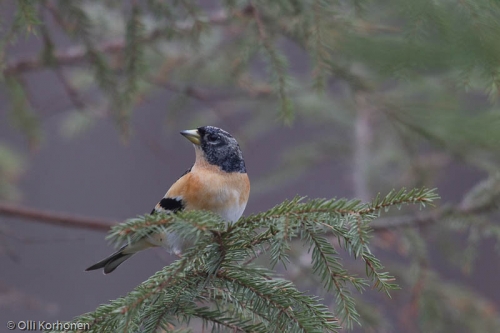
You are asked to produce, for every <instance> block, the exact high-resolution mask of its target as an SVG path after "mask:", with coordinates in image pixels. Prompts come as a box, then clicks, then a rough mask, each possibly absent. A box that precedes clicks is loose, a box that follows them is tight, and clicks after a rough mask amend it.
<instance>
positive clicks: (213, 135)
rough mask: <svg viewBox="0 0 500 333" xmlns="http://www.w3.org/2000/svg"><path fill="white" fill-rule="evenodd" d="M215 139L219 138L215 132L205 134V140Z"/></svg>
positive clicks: (211, 140) (213, 140) (212, 140)
mask: <svg viewBox="0 0 500 333" xmlns="http://www.w3.org/2000/svg"><path fill="white" fill-rule="evenodd" d="M217 139H219V137H218V136H217V135H215V134H209V135H207V140H208V141H210V142H215V141H217Z"/></svg>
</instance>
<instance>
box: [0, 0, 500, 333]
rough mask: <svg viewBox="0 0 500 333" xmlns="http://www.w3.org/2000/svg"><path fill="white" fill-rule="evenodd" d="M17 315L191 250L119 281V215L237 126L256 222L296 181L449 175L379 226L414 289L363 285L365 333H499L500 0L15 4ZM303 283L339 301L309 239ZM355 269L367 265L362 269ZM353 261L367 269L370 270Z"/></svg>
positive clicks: (12, 106) (0, 232) (386, 260)
mask: <svg viewBox="0 0 500 333" xmlns="http://www.w3.org/2000/svg"><path fill="white" fill-rule="evenodd" d="M0 13H1V14H0V15H1V17H0V27H1V32H0V34H1V44H0V64H1V67H2V80H1V82H0V267H1V269H0V325H4V323H6V322H7V321H8V320H14V321H19V320H47V321H55V320H70V319H72V318H73V317H75V316H77V315H79V314H82V313H84V312H89V311H92V310H94V309H95V308H96V307H97V306H98V305H99V304H103V303H107V302H108V301H109V300H112V299H115V298H118V297H120V296H123V295H125V294H126V293H127V292H129V291H130V290H132V289H133V288H134V287H135V286H137V285H138V284H139V283H140V282H142V281H144V280H145V279H147V278H148V277H149V276H151V275H152V274H154V273H155V272H156V271H158V270H160V269H161V268H162V267H163V266H165V265H166V264H168V263H170V262H172V261H173V260H174V259H175V258H174V257H172V256H170V255H168V253H165V252H163V251H162V250H159V249H155V250H150V251H146V252H145V253H140V254H139V255H137V256H134V258H132V259H131V260H130V261H129V262H127V263H126V264H124V265H123V266H120V268H119V269H118V270H117V271H116V272H115V273H113V274H111V275H108V276H103V275H102V274H100V273H98V272H84V269H85V268H86V267H88V266H89V265H91V264H93V263H95V262H96V261H97V260H100V259H102V258H103V257H105V256H107V255H108V254H109V253H110V252H111V251H112V248H111V246H109V245H108V244H107V243H106V241H105V239H104V238H105V236H106V230H107V226H108V225H109V224H112V223H117V222H119V221H123V220H125V219H127V218H131V217H134V216H137V215H140V214H146V213H149V212H150V211H151V209H152V208H153V207H154V205H155V204H156V203H157V202H158V200H159V199H160V198H161V197H162V196H163V195H164V193H165V192H166V190H167V189H168V187H169V186H170V185H171V184H172V183H173V182H174V181H175V180H176V179H177V178H178V177H179V176H180V175H181V174H182V173H183V172H184V171H185V170H186V169H187V168H189V167H190V166H191V164H192V163H193V161H194V152H193V148H192V146H191V144H190V143H189V142H188V141H186V140H185V139H184V138H183V137H182V136H181V135H179V132H180V131H181V130H185V129H192V128H196V127H199V126H203V125H214V126H217V127H221V128H223V129H225V130H227V131H228V132H230V133H232V134H233V136H235V137H236V138H237V139H238V141H239V143H240V145H241V147H242V150H243V153H244V156H245V161H246V164H247V169H248V172H249V176H250V178H251V182H252V190H251V197H250V201H249V203H248V206H247V209H246V211H245V215H248V214H252V213H257V212H261V211H264V210H267V209H269V208H271V207H273V206H274V205H276V204H278V203H281V202H282V201H283V200H285V199H290V198H292V197H294V196H296V195H300V196H308V197H310V198H317V197H324V198H332V197H347V198H358V199H360V200H362V201H367V202H368V201H370V200H372V199H373V198H374V197H375V196H376V195H377V193H382V194H385V193H387V192H388V191H390V190H391V189H393V188H395V189H399V188H401V187H406V188H409V189H411V188H413V187H417V186H423V185H425V186H427V187H430V188H433V187H437V188H438V189H439V190H438V192H439V194H440V196H441V198H442V199H441V200H440V201H439V202H438V204H437V206H436V207H427V208H426V209H425V210H418V208H417V209H414V208H413V207H401V210H399V211H397V210H394V211H391V212H388V213H386V214H382V216H381V217H380V219H378V220H376V221H375V222H374V223H373V227H374V233H373V238H372V240H371V244H372V248H373V250H374V252H375V253H376V255H377V256H379V257H380V258H381V260H382V263H383V264H384V265H385V266H386V269H387V270H388V271H389V272H391V273H392V274H394V275H395V276H396V277H397V283H398V284H399V285H400V286H401V290H397V291H394V292H392V294H391V296H392V298H389V297H387V296H386V295H385V294H380V293H377V292H376V291H375V290H367V291H365V292H364V293H363V294H359V293H358V292H356V291H355V290H353V295H354V296H355V297H356V299H357V301H358V303H357V308H358V311H359V312H360V313H361V317H362V326H355V328H354V331H356V332H471V331H474V332H494V331H497V332H498V331H500V319H499V318H500V316H499V312H498V310H499V306H500V289H499V288H498V286H499V283H498V274H499V273H500V257H499V249H500V245H499V241H500V222H499V215H498V209H497V208H498V207H497V204H498V202H499V199H500V174H499V169H498V161H499V157H500V130H499V128H500V113H499V112H500V110H499V108H498V106H499V104H498V95H499V87H500V38H498V37H499V36H500V21H499V20H498V17H500V5H499V4H498V2H496V1H493V0H465V1H458V0H457V1H455V0H450V1H431V0H412V1H410V0H398V1H377V0H372V1H363V0H351V1H348V0H345V1H331V2H330V1H324V0H317V1H313V0H310V1H305V0H304V1H301V0H279V1H273V2H269V1H238V0H225V1H215V0H214V1H209V0H207V1H194V0H183V1H181V0H179V1H160V0H148V1H114V0H94V1H90V0H89V1H52V0H43V1H28V0H24V1H21V0H19V1H8V0H4V1H2V2H0ZM291 257H292V262H291V264H290V265H289V267H288V270H286V271H285V270H284V269H283V268H282V267H279V268H278V269H279V270H280V271H282V274H284V275H285V276H286V277H288V278H290V279H291V280H292V281H294V282H295V283H296V284H297V285H298V287H299V289H301V290H304V291H306V292H308V293H312V294H315V295H319V296H322V297H324V298H325V302H326V303H327V304H328V305H329V306H331V308H332V310H333V311H334V312H335V302H334V301H333V300H332V299H331V296H329V295H327V294H326V293H325V291H324V290H322V288H321V286H320V284H319V283H318V281H316V280H314V278H313V277H311V274H310V260H309V256H308V254H307V249H306V248H303V247H301V246H300V247H299V246H298V247H296V248H295V247H294V248H292V256H291ZM350 261H352V259H351V258H349V257H348V256H346V258H345V263H344V264H345V265H346V267H347V268H348V269H349V270H354V271H355V270H356V269H358V270H359V274H360V275H364V270H363V269H362V268H360V266H359V265H356V264H355V263H354V262H353V263H351V262H350ZM351 265H352V267H351Z"/></svg>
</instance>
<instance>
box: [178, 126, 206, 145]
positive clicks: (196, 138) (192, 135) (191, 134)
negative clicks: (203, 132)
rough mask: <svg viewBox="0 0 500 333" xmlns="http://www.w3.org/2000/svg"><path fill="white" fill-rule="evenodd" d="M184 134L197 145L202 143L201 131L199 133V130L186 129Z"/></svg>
mask: <svg viewBox="0 0 500 333" xmlns="http://www.w3.org/2000/svg"><path fill="white" fill-rule="evenodd" d="M181 134H182V135H184V136H185V137H186V139H188V140H189V141H191V142H192V143H194V144H195V145H200V143H201V136H200V133H198V130H195V129H194V130H186V131H182V132H181Z"/></svg>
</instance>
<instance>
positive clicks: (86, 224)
mask: <svg viewBox="0 0 500 333" xmlns="http://www.w3.org/2000/svg"><path fill="white" fill-rule="evenodd" d="M0 215H3V216H10V217H15V218H20V219H24V220H31V221H35V222H41V223H45V224H51V225H56V226H61V227H68V228H79V229H87V230H94V231H101V232H107V231H109V228H111V227H112V226H113V225H114V224H116V223H117V221H112V220H107V219H101V218H90V217H83V216H76V215H70V214H65V213H54V212H49V211H45V210H39V209H33V208H25V207H20V206H17V205H12V204H7V203H0Z"/></svg>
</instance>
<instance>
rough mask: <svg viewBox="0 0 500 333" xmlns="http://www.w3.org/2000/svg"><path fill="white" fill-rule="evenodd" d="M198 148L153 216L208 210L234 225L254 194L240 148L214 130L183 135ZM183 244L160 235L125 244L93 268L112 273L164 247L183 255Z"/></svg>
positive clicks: (183, 133)
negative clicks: (132, 259) (150, 250)
mask: <svg viewBox="0 0 500 333" xmlns="http://www.w3.org/2000/svg"><path fill="white" fill-rule="evenodd" d="M181 134H182V135H184V136H185V137H186V138H187V139H188V140H189V141H191V142H192V143H193V145H194V148H195V153H196V160H195V162H194V165H193V166H192V167H191V168H190V169H189V170H187V171H186V172H185V173H184V174H183V175H182V176H181V178H179V179H178V180H177V181H176V182H175V183H174V184H173V185H172V186H171V187H170V189H169V190H168V191H167V193H166V194H165V196H164V197H163V199H161V200H160V202H158V203H157V204H156V206H155V208H154V209H153V211H152V212H151V214H155V213H158V212H167V213H175V212H178V211H182V210H207V211H211V212H214V213H216V214H218V215H220V216H221V217H222V218H223V219H224V220H226V221H228V222H230V223H233V222H236V221H237V220H238V219H239V218H240V216H241V215H242V214H243V211H244V210H245V207H246V205H247V201H248V196H249V194H250V181H249V179H248V175H247V171H246V168H245V161H244V160H243V154H242V152H241V149H240V146H239V145H238V142H237V141H236V139H235V138H233V137H232V136H231V134H229V133H228V132H226V131H224V130H222V129H220V128H217V127H213V126H204V127H199V128H198V129H194V130H187V131H182V132H181ZM182 245H183V244H182V240H181V239H180V238H179V237H178V236H177V235H175V234H173V233H158V234H152V235H150V236H147V237H144V238H142V239H140V240H139V241H138V242H135V243H133V244H125V245H124V246H122V247H121V248H120V249H119V250H118V251H117V252H115V253H113V254H112V255H110V256H109V257H107V258H105V259H103V260H101V261H99V262H98V263H97V264H95V265H92V266H90V267H89V268H87V269H86V271H91V270H95V269H100V268H104V274H108V273H111V272H112V271H114V270H115V269H116V267H118V266H119V265H120V264H121V263H122V262H124V261H125V260H127V259H128V258H130V257H131V256H132V255H134V254H135V253H137V252H139V251H142V250H145V249H148V248H150V247H155V246H162V247H165V248H166V249H167V250H169V251H170V252H174V253H175V254H177V255H179V254H180V253H181V249H182Z"/></svg>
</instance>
